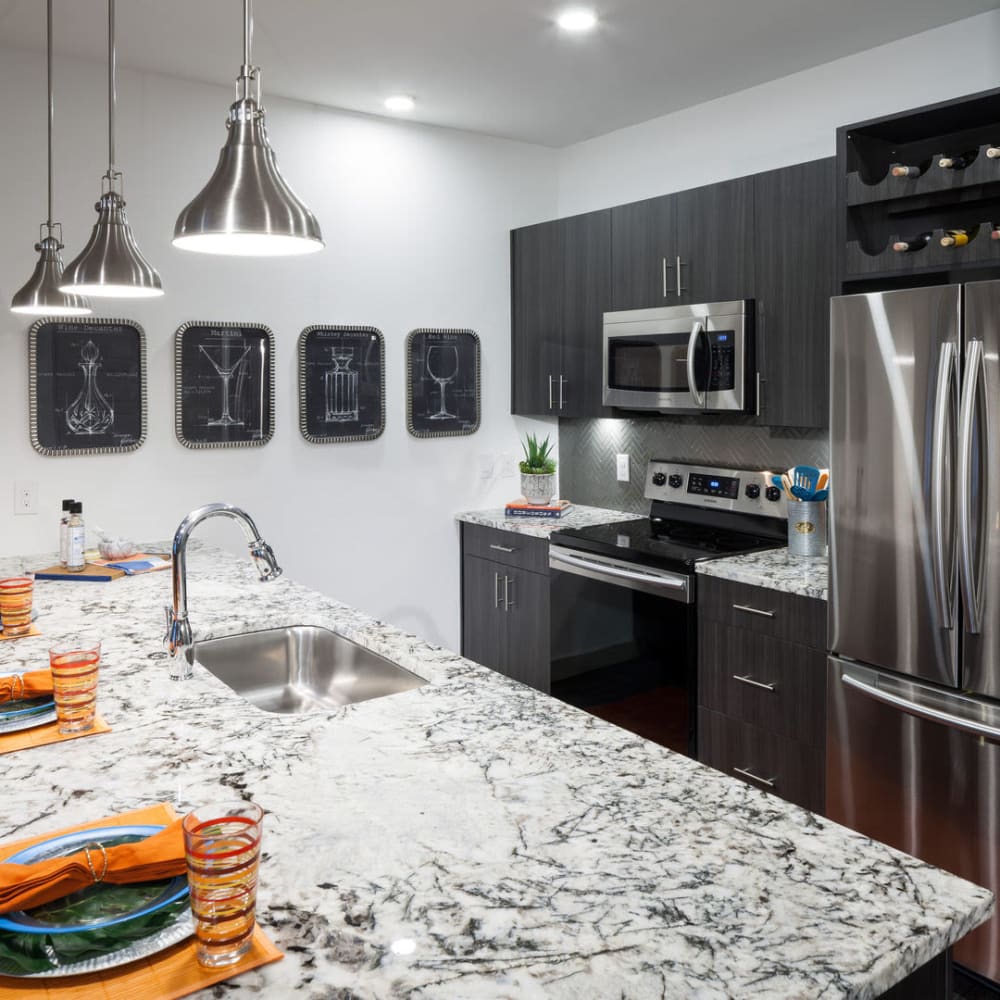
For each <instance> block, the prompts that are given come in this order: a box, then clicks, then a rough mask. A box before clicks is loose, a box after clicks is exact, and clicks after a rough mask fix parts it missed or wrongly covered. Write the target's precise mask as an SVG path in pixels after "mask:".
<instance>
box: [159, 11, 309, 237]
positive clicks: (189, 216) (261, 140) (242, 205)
mask: <svg viewBox="0 0 1000 1000" xmlns="http://www.w3.org/2000/svg"><path fill="white" fill-rule="evenodd" d="M252 37H253V14H252V11H251V6H250V0H243V66H242V67H241V69H240V76H239V79H238V80H237V100H236V102H235V103H234V104H233V105H232V106H231V107H230V109H229V118H228V120H227V121H226V128H227V129H228V130H229V135H228V137H227V138H226V144H225V145H224V146H223V147H222V151H221V153H220V154H219V162H218V165H217V166H216V168H215V173H214V174H212V177H211V179H210V180H209V182H208V184H206V185H205V187H204V188H203V189H202V190H201V192H200V193H199V194H198V195H197V196H196V197H195V199H194V200H193V201H192V202H191V203H190V204H189V205H188V206H187V207H186V208H185V209H184V210H183V211H182V212H181V214H180V215H179V216H178V218H177V224H176V225H175V226H174V241H173V242H174V246H175V247H180V248H181V249H182V250H194V251H197V252H200V253H216V254H231V255H234V256H244V257H264V256H286V255H291V254H306V253H315V252H316V251H317V250H322V249H323V236H322V234H321V233H320V228H319V223H318V222H317V221H316V216H314V215H313V214H312V212H310V211H309V209H308V208H306V206H305V205H304V204H303V203H302V202H301V201H300V200H299V199H298V198H297V197H296V195H295V193H294V192H293V191H292V189H291V188H290V187H289V186H288V184H286V183H285V179H284V178H283V177H282V176H281V173H280V172H279V170H278V165H277V162H276V160H275V156H274V150H273V149H272V148H271V144H270V143H269V142H268V139H267V129H266V127H265V124H264V109H263V108H262V107H261V105H260V70H259V69H258V68H257V67H255V66H252V65H251V64H250V47H251V42H252ZM251 88H253V89H254V90H255V91H256V93H251Z"/></svg>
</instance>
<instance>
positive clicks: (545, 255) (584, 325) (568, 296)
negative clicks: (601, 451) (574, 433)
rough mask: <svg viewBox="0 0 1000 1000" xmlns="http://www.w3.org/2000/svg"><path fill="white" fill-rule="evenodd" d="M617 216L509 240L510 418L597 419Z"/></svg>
mask: <svg viewBox="0 0 1000 1000" xmlns="http://www.w3.org/2000/svg"><path fill="white" fill-rule="evenodd" d="M610 275H611V212H610V211H608V210H605V211H601V212H590V213H588V214H586V215H576V216H573V217H571V218H568V219H557V220H555V221H554V222H544V223H541V224H540V225H537V226H527V227H526V228H524V229H516V230H514V232H513V233H512V234H511V319H512V333H513V336H512V341H511V348H512V362H511V373H512V381H513V384H512V393H511V400H512V406H511V412H513V413H516V414H521V415H540V414H541V415H544V414H551V415H553V416H559V417H599V416H602V415H605V414H607V413H610V411H609V410H605V409H604V408H603V406H602V405H601V396H602V382H603V377H602V364H603V362H602V349H601V335H602V328H603V316H604V312H605V311H606V309H607V308H608V301H609V299H610V294H611V293H610Z"/></svg>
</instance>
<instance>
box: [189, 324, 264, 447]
mask: <svg viewBox="0 0 1000 1000" xmlns="http://www.w3.org/2000/svg"><path fill="white" fill-rule="evenodd" d="M174 429H175V432H176V434H177V440H178V441H180V443H181V444H182V445H184V447H186V448H255V447H261V446H262V445H265V444H267V442H268V441H270V440H271V438H272V437H273V435H274V334H272V332H271V330H270V328H268V327H266V326H264V325H263V324H261V323H233V322H208V321H201V320H194V321H192V322H190V323H185V324H183V325H182V326H181V327H179V328H178V330H177V333H176V335H175V338H174Z"/></svg>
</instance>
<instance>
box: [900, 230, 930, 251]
mask: <svg viewBox="0 0 1000 1000" xmlns="http://www.w3.org/2000/svg"><path fill="white" fill-rule="evenodd" d="M930 241H931V234H930V233H921V234H920V235H919V236H913V237H911V238H910V239H908V240H897V241H896V242H895V243H893V245H892V249H893V250H895V251H896V253H916V252H917V251H918V250H923V248H924V247H925V246H927V244H928V243H930Z"/></svg>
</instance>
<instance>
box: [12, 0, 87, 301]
mask: <svg viewBox="0 0 1000 1000" xmlns="http://www.w3.org/2000/svg"><path fill="white" fill-rule="evenodd" d="M45 30H46V58H47V64H46V68H47V73H48V100H49V122H48V127H49V150H48V157H49V214H48V215H47V216H46V218H45V222H43V223H42V225H41V226H39V232H38V242H37V243H36V244H35V250H36V251H37V252H38V254H39V257H38V263H37V264H36V265H35V270H34V273H33V274H32V275H31V277H30V278H29V279H28V283H27V284H26V285H25V286H24V287H23V288H22V289H21V290H20V291H19V292H18V293H17V294H16V295H15V296H14V298H13V299H12V300H11V303H10V311H11V312H16V313H26V314H28V315H30V316H86V315H87V313H89V312H90V303H89V302H87V300H86V299H84V298H82V297H81V296H79V295H67V294H66V293H65V292H62V291H60V290H59V285H60V283H61V282H62V274H63V262H62V254H61V253H60V252H59V251H60V250H62V248H63V243H62V226H61V225H60V223H58V222H53V221H52V118H53V108H54V105H53V102H52V0H48V4H47V7H46V23H45Z"/></svg>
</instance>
